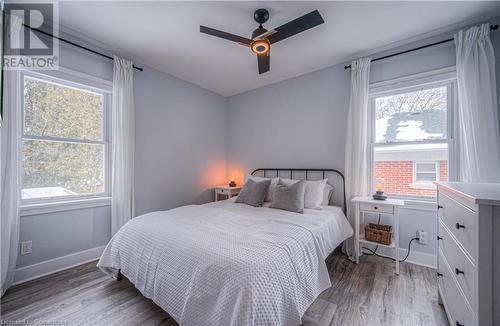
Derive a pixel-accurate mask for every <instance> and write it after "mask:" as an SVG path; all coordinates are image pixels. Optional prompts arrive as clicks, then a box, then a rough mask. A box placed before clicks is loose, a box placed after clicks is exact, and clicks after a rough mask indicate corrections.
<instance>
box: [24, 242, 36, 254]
mask: <svg viewBox="0 0 500 326" xmlns="http://www.w3.org/2000/svg"><path fill="white" fill-rule="evenodd" d="M32 252H33V241H31V240H29V241H23V242H21V255H27V254H31V253H32Z"/></svg>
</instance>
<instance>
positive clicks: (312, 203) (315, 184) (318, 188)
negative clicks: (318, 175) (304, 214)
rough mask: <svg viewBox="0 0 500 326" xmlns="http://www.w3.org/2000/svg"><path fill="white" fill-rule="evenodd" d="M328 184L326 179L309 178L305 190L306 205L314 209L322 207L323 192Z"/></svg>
mask: <svg viewBox="0 0 500 326" xmlns="http://www.w3.org/2000/svg"><path fill="white" fill-rule="evenodd" d="M325 186H326V179H323V180H315V181H311V180H307V181H306V187H305V192H304V207H305V208H312V209H321V204H322V203H323V193H324V191H323V190H324V189H325Z"/></svg>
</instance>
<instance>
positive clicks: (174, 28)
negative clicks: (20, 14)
mask: <svg viewBox="0 0 500 326" xmlns="http://www.w3.org/2000/svg"><path fill="white" fill-rule="evenodd" d="M261 7H263V8H266V9H268V10H269V12H270V19H269V21H268V22H267V23H266V24H264V27H267V29H271V28H273V27H277V26H279V25H281V24H283V23H285V22H287V21H289V20H291V19H294V18H297V17H299V16H301V15H303V14H306V13H308V12H310V11H312V10H314V9H318V10H319V12H320V13H321V15H322V16H323V18H324V20H325V23H324V24H323V25H320V26H318V27H315V28H313V29H311V30H308V31H306V32H303V33H301V34H299V35H296V36H293V37H291V38H289V39H287V40H284V41H281V42H279V43H276V44H274V45H273V46H272V49H271V70H270V72H268V73H265V74H263V75H259V74H258V72H257V62H256V58H255V56H254V55H253V54H252V52H251V51H250V50H249V49H248V48H245V47H242V46H239V45H237V44H235V43H232V42H230V41H226V40H223V39H218V38H215V37H212V36H209V35H206V34H201V33H200V32H199V25H200V24H201V25H206V26H209V27H212V28H216V29H220V30H223V31H227V32H230V33H234V34H238V35H241V36H245V37H250V35H251V33H252V31H253V29H255V28H256V27H257V24H256V23H255V21H254V20H253V12H254V10H255V9H257V8H261ZM59 12H60V16H59V17H60V18H59V19H60V23H61V25H62V26H63V27H66V28H69V29H70V30H72V31H76V32H77V33H78V34H79V35H80V36H81V35H83V36H85V37H87V38H90V39H92V40H94V41H97V44H105V45H106V47H107V48H108V49H112V50H113V51H116V52H118V53H119V54H122V55H126V56H128V57H129V58H131V59H133V60H135V61H136V62H137V63H138V65H140V64H141V63H142V64H146V65H148V66H151V67H153V68H156V69H158V70H161V71H164V72H166V73H169V74H172V75H174V76H176V77H178V78H181V79H184V80H186V81H189V82H191V83H193V84H197V85H199V86H201V87H204V88H206V89H209V90H212V91H213V92H216V93H219V94H221V95H224V96H230V95H234V94H238V93H241V92H244V91H247V90H251V89H254V88H258V87H262V86H265V85H268V84H272V83H275V82H277V81H281V80H284V79H287V78H291V77H295V76H298V75H301V74H304V73H308V72H311V71H314V70H318V69H320V68H323V67H327V66H330V65H334V64H337V63H340V62H345V61H346V60H350V59H352V58H353V57H355V56H356V55H360V54H367V53H369V52H370V51H373V50H374V49H381V48H382V47H384V46H387V45H389V44H392V43H395V42H401V41H405V40H409V39H411V38H415V37H417V36H419V35H422V34H426V33H433V31H436V30H439V31H441V32H443V31H447V30H450V29H451V28H453V27H456V26H458V25H463V24H465V23H467V22H472V21H476V20H477V19H478V18H482V19H485V18H491V17H494V16H498V15H500V2H491V1H490V2H477V1H475V2H462V1H457V2H430V1H426V2H404V1H399V2H310V1H309V2H307V1H302V2H292V1H290V2H289V1H286V2H285V1H281V2H238V1H231V2H165V1H163V2H160V1H153V2H144V1H108V2H102V1H90V2H89V1H69V2H60V5H59Z"/></svg>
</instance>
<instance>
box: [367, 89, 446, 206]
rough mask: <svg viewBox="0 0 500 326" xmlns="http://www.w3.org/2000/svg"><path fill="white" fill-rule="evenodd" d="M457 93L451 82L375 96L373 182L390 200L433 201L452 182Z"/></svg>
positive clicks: (376, 94) (371, 104)
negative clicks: (439, 186)
mask: <svg viewBox="0 0 500 326" xmlns="http://www.w3.org/2000/svg"><path fill="white" fill-rule="evenodd" d="M392 86H394V85H392ZM454 88H455V86H454V81H453V80H447V81H441V82H439V81H438V82H433V83H428V82H427V83H425V84H422V85H419V84H418V83H413V85H411V86H408V83H407V84H406V85H405V88H404V89H401V88H397V87H394V88H393V89H391V88H390V87H384V89H383V90H382V91H380V90H378V91H377V90H374V91H373V90H372V91H371V95H370V108H371V112H372V121H373V123H372V129H373V132H372V142H371V143H372V158H373V170H372V176H373V180H379V179H383V180H384V191H385V192H386V193H388V194H389V195H393V196H405V197H420V198H433V197H435V196H436V190H435V185H434V184H433V182H434V181H447V180H448V175H449V173H448V170H449V164H448V163H449V160H448V157H449V155H448V153H449V148H451V146H450V142H451V137H450V135H451V123H450V121H451V113H452V111H453V103H454V102H453V92H454ZM374 182H375V181H374Z"/></svg>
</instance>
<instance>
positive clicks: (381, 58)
mask: <svg viewBox="0 0 500 326" xmlns="http://www.w3.org/2000/svg"><path fill="white" fill-rule="evenodd" d="M497 29H498V25H491V26H490V30H491V31H495V30H497ZM451 41H453V39H452V38H450V39H447V40H443V41H439V42H435V43H431V44H427V45H422V46H419V47H417V48H414V49H409V50H406V51H401V52H397V53H393V54H389V55H386V56H383V57H380V58H376V59H372V61H371V62H374V61H379V60H384V59H387V58H391V57H395V56H398V55H401V54H405V53H408V52H413V51H417V50H422V49H425V48H430V47H431V46H435V45H439V44H443V43H448V42H451ZM349 68H351V65H348V66H344V69H349Z"/></svg>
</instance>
